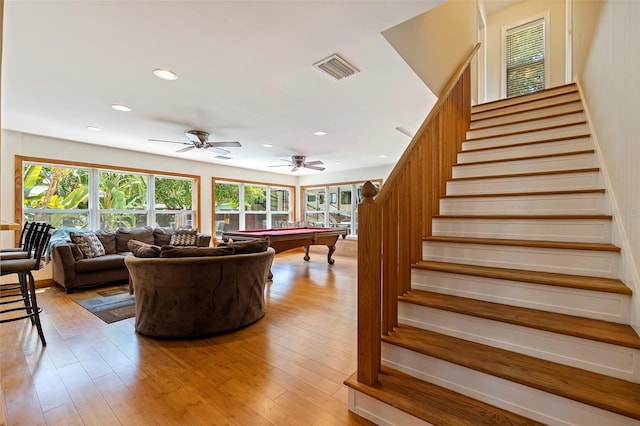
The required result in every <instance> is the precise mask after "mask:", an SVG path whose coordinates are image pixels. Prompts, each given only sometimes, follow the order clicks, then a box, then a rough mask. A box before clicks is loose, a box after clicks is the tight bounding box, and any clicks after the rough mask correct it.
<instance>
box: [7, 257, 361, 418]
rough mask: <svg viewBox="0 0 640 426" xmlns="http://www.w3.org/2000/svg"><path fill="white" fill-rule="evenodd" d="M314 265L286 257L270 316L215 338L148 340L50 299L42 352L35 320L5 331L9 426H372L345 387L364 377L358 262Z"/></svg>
mask: <svg viewBox="0 0 640 426" xmlns="http://www.w3.org/2000/svg"><path fill="white" fill-rule="evenodd" d="M311 255H312V259H311V261H310V262H304V261H303V260H302V253H300V252H290V253H283V254H280V255H277V256H276V259H275V261H274V265H273V274H274V278H273V282H269V283H268V284H267V288H266V290H265V296H266V300H267V314H266V315H265V317H264V318H262V319H261V320H259V321H258V322H257V323H255V324H253V325H251V326H249V327H247V328H245V329H242V330H240V331H236V332H233V333H230V334H225V335H221V336H217V337H211V338H206V339H198V340H158V339H152V338H148V337H144V336H141V335H138V334H136V333H135V331H134V319H133V318H131V319H129V320H124V321H120V322H116V323H113V324H105V323H103V322H102V321H101V320H100V319H98V318H97V317H95V316H93V315H92V314H90V313H89V312H88V311H86V310H84V309H83V308H82V307H81V306H79V305H77V304H76V303H75V302H73V301H71V299H69V298H68V297H67V295H66V294H65V293H64V291H62V290H61V288H60V287H49V288H45V289H41V291H40V293H39V294H38V300H39V303H40V304H41V305H42V306H43V307H44V314H43V315H42V319H43V326H44V330H45V336H46V338H47V343H48V344H47V346H46V347H45V348H44V349H42V346H41V345H40V342H39V340H38V336H37V333H36V330H35V327H32V326H31V325H30V323H29V322H28V321H27V320H24V321H18V322H14V323H8V324H1V325H0V375H1V376H0V383H1V390H2V392H3V395H4V414H5V416H6V418H5V421H6V424H7V425H9V426H16V425H39V424H48V425H119V424H122V425H269V424H274V425H289V424H291V425H293V424H295V425H350V424H369V423H368V422H367V421H365V420H364V419H362V418H359V417H357V416H355V415H354V414H352V413H350V412H349V411H348V409H347V389H346V387H345V386H344V385H343V383H342V382H343V380H344V379H346V378H347V377H348V376H349V375H350V374H351V373H353V372H354V371H355V369H356V284H357V281H356V275H357V272H356V261H355V259H354V258H352V257H345V256H340V254H339V253H336V255H335V258H336V263H335V264H334V265H332V266H330V265H328V264H327V262H326V249H325V250H324V251H321V250H319V248H318V249H315V248H313V250H312V254H311ZM0 399H2V398H0ZM0 423H1V422H0Z"/></svg>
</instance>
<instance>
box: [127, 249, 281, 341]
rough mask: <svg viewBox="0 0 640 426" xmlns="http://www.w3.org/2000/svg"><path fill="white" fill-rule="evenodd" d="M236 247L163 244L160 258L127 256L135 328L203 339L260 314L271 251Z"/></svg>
mask: <svg viewBox="0 0 640 426" xmlns="http://www.w3.org/2000/svg"><path fill="white" fill-rule="evenodd" d="M240 248H241V244H240V243H238V246H237V251H236V250H234V249H233V248H232V247H221V248H220V247H219V248H213V247H211V248H193V249H189V248H177V247H176V248H170V247H167V246H164V247H162V249H161V251H160V256H163V257H155V258H146V257H135V256H133V255H131V256H127V257H126V258H125V263H126V265H127V268H129V271H130V273H131V281H132V283H133V287H134V291H135V296H136V323H135V328H136V331H137V332H138V333H141V334H144V335H148V336H154V337H165V338H193V337H203V336H209V335H213V334H219V333H224V332H228V331H231V330H235V329H237V328H240V327H244V326H247V325H249V324H252V323H254V322H256V321H258V320H259V319H260V318H262V317H263V316H264V314H265V312H266V306H265V299H264V287H265V283H266V282H267V275H268V274H269V269H270V268H271V263H272V261H273V257H274V255H275V251H274V250H273V249H272V248H270V247H268V242H266V243H265V245H264V246H263V248H262V249H260V250H262V251H259V252H252V251H254V250H241V249H240ZM236 252H239V253H241V254H233V253H236ZM245 253H246V254H245ZM165 256H166V257H165ZM174 256H180V257H174Z"/></svg>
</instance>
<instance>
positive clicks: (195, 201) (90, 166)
mask: <svg viewBox="0 0 640 426" xmlns="http://www.w3.org/2000/svg"><path fill="white" fill-rule="evenodd" d="M28 163H33V164H39V165H43V166H53V167H65V168H77V169H87V170H88V171H89V175H90V176H89V203H88V224H87V227H88V228H90V229H98V228H99V227H100V215H101V214H102V212H103V211H107V210H103V209H100V207H99V174H100V172H114V173H123V174H140V175H146V176H148V180H147V210H145V211H142V210H126V213H134V214H138V213H140V212H142V213H145V214H147V221H146V222H147V225H149V226H155V224H156V213H157V212H158V210H156V209H155V194H154V193H153V192H152V191H151V189H150V188H154V184H153V182H155V178H156V177H165V178H179V179H190V180H192V181H193V187H192V206H191V207H192V210H189V212H192V214H193V219H192V222H193V226H194V227H196V228H199V227H200V216H201V214H200V188H201V186H200V176H198V175H190V174H186V173H176V172H167V171H160V170H149V169H139V168H133V167H122V166H113V165H108V164H97V163H85V162H79V161H68V160H57V159H52V158H41V157H30V156H23V155H16V156H15V159H14V180H15V182H16V188H15V192H14V214H15V216H14V217H16V218H21V220H23V221H24V214H25V211H30V210H31V209H24V204H23V203H24V200H23V192H24V189H23V183H24V182H23V170H24V166H25V165H26V164H28ZM73 210H76V209H73ZM40 211H42V212H44V213H61V212H65V213H66V212H71V210H66V209H65V210H58V209H41V210H40ZM82 211H83V212H84V211H85V210H82ZM108 212H109V213H118V212H121V210H109V211H108ZM160 212H162V213H165V212H164V211H160Z"/></svg>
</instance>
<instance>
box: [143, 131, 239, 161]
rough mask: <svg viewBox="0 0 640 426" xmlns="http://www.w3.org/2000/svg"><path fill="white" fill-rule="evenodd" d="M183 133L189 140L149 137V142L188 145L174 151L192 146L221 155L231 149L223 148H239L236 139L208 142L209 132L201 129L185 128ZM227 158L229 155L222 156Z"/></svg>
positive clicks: (180, 150) (182, 150)
mask: <svg viewBox="0 0 640 426" xmlns="http://www.w3.org/2000/svg"><path fill="white" fill-rule="evenodd" d="M184 135H185V136H186V137H187V139H189V142H177V141H166V140H162V139H149V141H151V142H168V143H179V144H182V145H188V146H187V147H186V148H182V149H179V150H177V151H176V152H186V151H189V150H191V149H194V148H199V149H211V150H212V151H215V152H217V153H218V154H222V155H223V156H224V155H226V154H229V153H230V152H231V151H228V150H226V149H222V148H221V147H224V148H236V147H237V148H239V147H241V146H242V145H240V142H237V141H227V142H209V132H205V131H202V130H187V131H186V132H184ZM224 158H229V157H224Z"/></svg>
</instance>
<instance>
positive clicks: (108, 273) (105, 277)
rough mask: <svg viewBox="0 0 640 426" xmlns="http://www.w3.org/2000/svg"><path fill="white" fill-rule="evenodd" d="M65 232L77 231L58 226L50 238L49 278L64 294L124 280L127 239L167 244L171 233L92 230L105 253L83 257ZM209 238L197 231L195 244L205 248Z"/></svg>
mask: <svg viewBox="0 0 640 426" xmlns="http://www.w3.org/2000/svg"><path fill="white" fill-rule="evenodd" d="M69 231H80V230H72V229H71V230H70V229H69V228H67V229H66V230H65V229H61V230H60V232H61V236H59V235H55V234H54V237H52V242H51V249H50V256H51V262H52V264H53V266H52V269H53V280H54V281H55V282H56V283H57V284H59V285H60V286H62V287H64V288H65V290H66V292H67V293H73V291H74V290H75V289H78V288H83V287H94V286H96V285H101V284H104V283H109V282H114V281H124V280H128V278H129V272H128V271H127V267H126V265H125V263H124V259H125V257H126V256H127V255H129V254H130V251H129V248H128V246H127V243H128V242H129V240H132V239H133V240H139V241H143V242H145V243H149V244H155V245H158V246H162V245H168V244H169V243H170V241H171V236H172V234H173V233H174V231H173V230H172V229H170V228H152V227H150V226H144V227H139V228H118V229H117V230H116V231H95V232H94V233H95V235H96V236H97V237H98V239H99V240H100V242H101V243H102V245H103V247H104V251H105V254H104V255H101V256H97V257H91V258H87V257H86V256H85V254H83V252H82V250H81V249H80V248H79V247H78V245H77V244H75V243H73V242H71V241H70V240H69ZM56 237H58V238H56ZM210 241H211V236H210V235H206V234H197V239H196V246H198V247H207V246H208V245H209V243H210Z"/></svg>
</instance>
